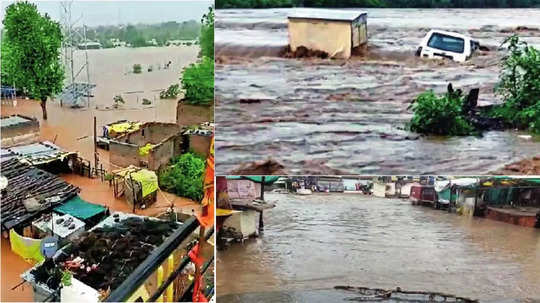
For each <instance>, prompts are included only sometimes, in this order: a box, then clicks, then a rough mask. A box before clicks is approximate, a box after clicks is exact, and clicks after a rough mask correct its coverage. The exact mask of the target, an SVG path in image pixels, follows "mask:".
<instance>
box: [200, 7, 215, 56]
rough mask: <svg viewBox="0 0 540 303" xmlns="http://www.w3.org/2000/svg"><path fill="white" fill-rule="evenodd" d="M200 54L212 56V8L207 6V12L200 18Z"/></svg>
mask: <svg viewBox="0 0 540 303" xmlns="http://www.w3.org/2000/svg"><path fill="white" fill-rule="evenodd" d="M201 23H202V27H201V38H200V39H201V54H202V55H203V56H205V57H208V58H214V9H213V8H212V7H209V8H208V13H207V14H204V15H203V17H202V19H201Z"/></svg>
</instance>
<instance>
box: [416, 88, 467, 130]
mask: <svg viewBox="0 0 540 303" xmlns="http://www.w3.org/2000/svg"><path fill="white" fill-rule="evenodd" d="M463 102H464V100H463V97H462V96H461V94H460V93H458V92H454V91H451V90H448V92H446V93H445V94H444V95H441V96H437V95H435V93H434V92H433V91H431V90H429V91H427V92H423V93H421V94H420V95H419V96H418V97H416V99H415V100H414V101H413V104H412V105H411V107H412V110H413V112H414V116H413V118H412V119H411V121H410V122H409V125H408V126H409V128H410V130H412V131H414V132H418V133H423V134H436V135H454V136H456V135H458V136H463V135H471V134H473V133H474V132H475V129H474V127H473V126H472V125H471V124H470V123H469V122H468V121H467V118H466V116H465V115H464V113H463Z"/></svg>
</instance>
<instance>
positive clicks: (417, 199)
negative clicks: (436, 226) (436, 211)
mask: <svg viewBox="0 0 540 303" xmlns="http://www.w3.org/2000/svg"><path fill="white" fill-rule="evenodd" d="M409 199H410V200H411V203H412V204H413V205H419V204H425V203H429V204H432V205H433V206H434V207H438V202H437V193H436V192H435V187H433V186H432V185H421V184H415V185H413V186H411V194H410V196H409Z"/></svg>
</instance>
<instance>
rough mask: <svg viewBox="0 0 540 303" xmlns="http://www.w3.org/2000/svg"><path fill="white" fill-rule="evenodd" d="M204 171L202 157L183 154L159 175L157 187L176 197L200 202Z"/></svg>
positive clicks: (193, 154)
mask: <svg viewBox="0 0 540 303" xmlns="http://www.w3.org/2000/svg"><path fill="white" fill-rule="evenodd" d="M204 169H205V159H204V157H202V156H200V155H197V154H195V153H191V152H189V153H185V154H183V155H181V156H180V157H178V158H177V159H175V160H173V161H172V163H171V165H170V166H169V167H167V168H166V169H165V170H163V171H161V172H160V173H159V186H160V187H161V188H162V189H164V190H166V191H168V192H172V193H175V194H176V195H178V196H181V197H186V198H190V199H192V200H195V201H201V199H202V197H203V173H204Z"/></svg>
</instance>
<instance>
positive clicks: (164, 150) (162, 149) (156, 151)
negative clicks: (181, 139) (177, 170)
mask: <svg viewBox="0 0 540 303" xmlns="http://www.w3.org/2000/svg"><path fill="white" fill-rule="evenodd" d="M173 153H174V139H171V140H168V141H165V142H163V144H160V145H158V146H156V147H154V148H153V149H152V151H151V152H150V154H149V155H148V169H150V170H158V169H159V168H160V167H161V166H162V165H166V164H168V163H169V161H170V160H171V158H172V157H173Z"/></svg>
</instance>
